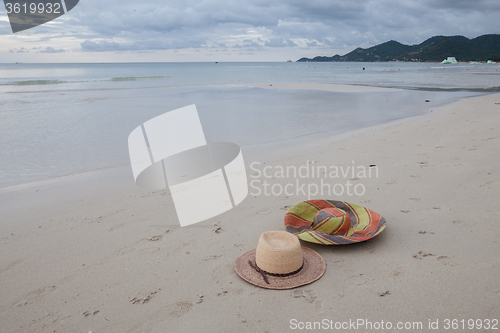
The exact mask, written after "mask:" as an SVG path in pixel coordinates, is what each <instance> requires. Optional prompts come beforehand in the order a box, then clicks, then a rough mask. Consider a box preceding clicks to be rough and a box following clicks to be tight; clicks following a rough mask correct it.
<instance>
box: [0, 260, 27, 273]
mask: <svg viewBox="0 0 500 333" xmlns="http://www.w3.org/2000/svg"><path fill="white" fill-rule="evenodd" d="M24 261H25V260H24V259H19V260H15V261H13V262H11V263H10V264H8V265H7V266H5V268H2V269H0V274H2V273H5V272H7V271H8V270H9V269H12V268H14V267H16V266H18V265H21V264H22V263H23V262H24Z"/></svg>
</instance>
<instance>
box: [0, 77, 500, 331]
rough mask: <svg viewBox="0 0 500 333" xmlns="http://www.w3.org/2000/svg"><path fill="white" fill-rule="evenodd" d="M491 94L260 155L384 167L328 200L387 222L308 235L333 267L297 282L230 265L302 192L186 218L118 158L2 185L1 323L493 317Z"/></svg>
mask: <svg viewBox="0 0 500 333" xmlns="http://www.w3.org/2000/svg"><path fill="white" fill-rule="evenodd" d="M273 86H274V85H273ZM495 103H500V95H499V94H496V95H489V96H486V97H479V98H470V99H467V100H462V101H460V102H458V103H454V104H452V105H449V106H446V107H444V108H442V109H440V110H439V111H438V112H437V111H436V110H434V112H433V113H432V114H431V115H427V116H421V117H417V118H413V119H409V120H408V119H407V120H404V121H398V122H395V123H392V124H388V125H383V126H378V127H374V128H370V129H368V130H363V131H358V132H355V133H351V134H348V135H344V136H342V137H334V138H331V139H329V140H324V141H322V142H317V143H315V144H314V145H313V144H311V145H309V146H304V147H301V148H300V149H297V148H295V149H289V150H283V151H281V152H280V153H279V154H277V155H276V156H275V157H274V158H270V159H268V160H266V161H262V162H266V165H271V166H278V165H284V166H290V165H296V166H303V165H306V163H307V161H315V162H312V163H313V164H314V165H325V166H331V165H336V166H344V167H346V166H348V165H351V164H352V161H354V162H355V165H356V166H368V165H370V164H375V165H377V167H378V170H379V177H378V178H371V179H359V180H351V182H352V183H354V184H357V183H362V184H363V185H364V186H365V187H366V193H365V195H363V196H361V197H358V196H352V197H348V196H343V197H340V198H336V197H329V198H331V199H340V200H346V201H351V202H353V203H358V204H362V205H365V206H367V207H368V208H370V209H372V210H375V211H377V212H379V213H381V214H382V215H383V216H384V217H385V218H386V220H387V229H386V230H385V231H384V232H383V233H382V234H381V235H380V236H378V237H376V238H375V239H373V240H371V241H368V242H365V243H361V244H356V245H349V246H342V247H326V246H319V245H313V244H303V245H306V246H309V247H311V248H313V249H315V250H317V251H318V252H319V253H320V254H321V255H322V256H323V257H324V258H325V260H326V262H327V271H326V273H325V275H324V276H323V277H322V278H321V279H320V280H319V281H317V282H315V283H313V284H310V285H307V286H304V287H301V288H298V289H296V290H293V291H290V290H288V291H273V290H265V289H260V288H258V287H254V286H253V285H250V284H248V283H246V282H245V281H243V280H242V279H240V278H239V277H238V276H237V275H236V273H235V272H234V270H233V268H232V264H233V261H234V259H235V258H236V257H237V256H238V255H240V254H241V253H243V252H244V251H246V250H248V249H251V248H253V247H255V246H256V244H257V241H258V237H259V236H260V234H261V233H262V232H264V231H267V230H283V228H284V227H283V216H284V214H285V212H286V208H284V207H285V206H291V205H293V204H295V203H298V202H300V201H301V200H303V199H304V197H303V196H301V195H299V196H289V197H287V196H285V195H282V196H278V197H274V196H271V197H266V196H257V197H254V196H250V195H249V196H248V197H247V199H246V200H245V201H244V202H243V203H242V204H241V205H239V206H238V207H237V208H236V209H233V210H231V211H229V212H227V213H225V214H223V215H220V216H218V217H216V218H213V219H210V220H208V221H205V222H202V223H199V224H196V225H193V226H190V227H185V228H180V227H179V226H178V222H177V219H176V215H175V211H174V209H173V205H172V202H171V199H170V197H169V195H168V194H167V195H166V194H165V193H163V192H162V191H154V192H153V191H149V192H148V191H146V190H142V189H140V188H137V187H136V186H135V184H134V183H133V181H132V179H131V178H132V176H131V171H130V170H129V169H128V168H121V169H116V170H112V172H110V171H109V170H108V171H103V172H96V173H93V174H83V175H77V176H69V177H64V178H61V179H59V180H57V181H50V182H45V183H40V184H31V185H26V186H20V187H16V188H10V189H3V190H0V197H1V198H2V199H1V202H0V205H1V206H0V212H1V216H2V218H1V223H0V251H1V253H2V256H1V257H0V281H1V284H0V295H1V297H0V322H1V326H0V327H1V328H0V331H1V332H89V331H92V332H94V333H96V332H287V331H297V330H291V329H290V320H292V319H296V320H297V321H301V322H305V321H321V320H323V319H328V320H333V321H334V322H335V321H342V322H343V321H349V320H353V321H356V320H357V319H367V320H371V321H372V322H381V321H382V320H383V321H384V322H387V321H391V322H393V323H394V325H396V322H398V321H401V322H406V321H411V322H422V323H423V329H422V330H408V332H413V331H419V332H420V331H423V332H426V331H429V329H428V321H429V320H431V321H436V320H439V325H440V329H439V330H435V331H434V332H438V331H441V332H442V331H444V330H443V327H444V324H445V323H444V320H445V319H458V320H461V319H465V320H467V319H483V320H484V319H495V318H496V319H500V318H499V317H500V281H499V278H498V277H499V276H500V257H499V256H498V253H499V252H500V251H499V250H500V245H499V242H500V224H499V217H500V214H499V212H498V200H499V198H500V171H499V168H498V166H499V162H500V136H499V134H498V127H499V124H500V105H497V104H495ZM246 162H247V163H248V164H250V163H251V162H253V161H246ZM248 173H249V175H251V174H254V173H255V172H253V171H252V170H250V169H248ZM348 178H351V177H348ZM269 181H270V182H272V184H283V185H284V184H286V183H288V182H290V181H291V179H271V180H269ZM292 181H293V180H292ZM331 181H332V182H339V183H340V182H345V181H346V179H336V180H331ZM313 182H317V180H313ZM193 209H196V207H194V208H193ZM218 228H221V229H219V230H218V232H215V230H217V229H218ZM386 291H389V293H388V294H386V295H384V296H380V295H379V293H385V292H386ZM497 327H498V325H497ZM345 331H353V332H364V331H370V330H367V329H366V328H364V327H360V328H359V330H357V331H356V330H345ZM378 331H380V332H383V331H384V330H378ZM391 331H396V330H391ZM401 331H402V330H401ZM457 331H460V330H457Z"/></svg>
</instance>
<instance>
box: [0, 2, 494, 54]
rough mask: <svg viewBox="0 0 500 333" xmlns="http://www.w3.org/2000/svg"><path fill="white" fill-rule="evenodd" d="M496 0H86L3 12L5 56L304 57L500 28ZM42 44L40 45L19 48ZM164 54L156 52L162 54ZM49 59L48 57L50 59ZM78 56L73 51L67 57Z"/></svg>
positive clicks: (0, 26) (472, 34)
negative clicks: (57, 12) (19, 24)
mask: <svg viewBox="0 0 500 333" xmlns="http://www.w3.org/2000/svg"><path fill="white" fill-rule="evenodd" d="M498 17H500V1H498V0H476V1H469V0H453V1H451V0H432V1H431V0H405V1H388V0H357V1H352V0H349V1H347V0H339V1H327V0H308V1H303V0H301V1H298V0H277V1H264V0H256V1H227V0H226V1H222V0H212V1H194V0H188V1H185V0H184V1H151V0H142V1H130V0H120V1H118V0H106V1H102V0H80V3H79V4H78V5H77V6H76V7H75V8H74V9H73V10H72V11H71V12H69V13H68V14H66V15H64V16H62V17H60V18H59V19H57V20H55V21H52V22H50V23H48V24H45V25H43V26H39V27H36V28H33V29H30V30H27V31H24V32H20V33H17V34H12V32H11V30H10V26H9V24H8V21H7V16H6V14H5V11H4V10H3V11H2V16H1V17H0V38H1V40H2V43H1V44H0V45H1V46H0V61H1V60H3V59H5V60H10V59H12V58H9V57H12V56H13V54H15V55H16V56H21V55H19V54H20V53H22V56H23V57H31V58H27V59H34V60H32V61H35V60H36V57H42V56H43V55H42V54H40V53H50V55H46V56H47V57H49V56H50V57H57V58H51V59H60V60H61V61H64V59H66V58H67V59H69V58H70V57H72V59H98V60H101V61H103V60H102V59H104V57H105V59H107V61H113V60H114V59H125V58H124V57H127V58H126V59H133V58H134V56H137V55H138V54H144V53H147V54H149V55H148V58H146V59H150V60H154V59H156V60H161V59H163V60H164V61H169V58H168V57H167V58H166V59H165V58H162V57H164V56H168V55H171V56H172V57H173V58H172V61H175V60H176V58H175V56H174V53H176V52H177V53H179V54H181V55H183V60H187V61H211V60H212V59H213V58H214V56H212V55H210V54H215V55H217V54H218V58H217V59H232V60H234V61H251V60H256V61H259V60H275V61H280V60H286V59H284V58H283V57H286V58H287V59H288V58H291V59H293V60H296V59H297V58H299V57H302V56H314V55H333V54H335V53H340V54H344V53H347V52H349V51H351V50H352V49H354V48H356V47H358V46H361V47H368V46H372V45H375V44H378V43H382V42H385V41H388V40H391V39H394V40H397V41H399V42H402V43H407V44H416V43H420V42H422V41H423V40H425V39H427V38H429V37H431V36H434V35H464V36H466V37H469V38H473V37H476V36H479V35H482V34H488V33H500V20H499V19H498ZM34 47H39V48H41V51H39V52H36V51H35V52H20V51H23V50H29V49H33V48H34ZM155 57H157V58H155ZM44 59H49V58H42V60H44ZM68 61H70V60H68Z"/></svg>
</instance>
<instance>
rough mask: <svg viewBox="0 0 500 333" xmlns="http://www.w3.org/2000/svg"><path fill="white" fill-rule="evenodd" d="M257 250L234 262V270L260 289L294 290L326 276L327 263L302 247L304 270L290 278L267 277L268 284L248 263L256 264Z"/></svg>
mask: <svg viewBox="0 0 500 333" xmlns="http://www.w3.org/2000/svg"><path fill="white" fill-rule="evenodd" d="M255 251H256V249H252V250H249V251H247V252H245V253H243V254H242V255H241V256H239V257H238V258H237V259H236V260H235V261H234V270H235V271H236V273H237V274H238V275H239V276H240V277H241V278H242V279H243V280H245V281H247V282H249V283H251V284H253V285H256V286H258V287H262V288H267V289H293V288H297V287H300V286H303V285H306V284H309V283H312V282H314V281H316V280H318V279H319V278H320V277H322V276H323V274H325V270H326V263H325V260H324V259H323V257H321V256H320V255H319V254H318V253H317V252H316V251H314V250H311V249H310V248H307V247H304V246H302V258H303V261H304V266H303V267H302V269H301V270H300V271H299V272H298V273H296V274H294V275H290V276H286V277H278V276H272V275H267V280H268V282H269V284H267V283H266V282H265V281H264V279H263V278H262V275H260V273H259V272H257V271H256V270H255V269H253V268H252V267H251V266H250V264H249V263H248V261H249V260H250V261H252V263H255Z"/></svg>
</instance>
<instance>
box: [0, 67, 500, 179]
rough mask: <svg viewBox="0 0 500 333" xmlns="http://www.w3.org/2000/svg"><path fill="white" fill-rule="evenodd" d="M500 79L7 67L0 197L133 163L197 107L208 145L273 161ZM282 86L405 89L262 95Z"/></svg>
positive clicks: (394, 70)
mask: <svg viewBox="0 0 500 333" xmlns="http://www.w3.org/2000/svg"><path fill="white" fill-rule="evenodd" d="M499 70H500V66H499V65H498V64H488V65H486V64H483V65H478V64H475V65H467V64H462V65H460V64H459V65H441V64H432V63H417V64H413V63H118V64H0V187H7V186H12V185H17V184H22V183H28V182H34V181H40V180H46V179H51V178H55V177H60V176H63V175H68V174H76V173H82V172H87V171H92V170H97V169H102V168H112V167H117V166H123V165H127V164H128V163H129V160H128V148H127V138H128V135H129V134H130V132H131V131H132V130H133V129H134V128H135V127H137V126H139V125H140V124H141V123H143V122H144V121H146V120H148V119H151V118H153V117H155V116H157V115H160V114H162V113H165V112H168V111H170V110H173V109H176V108H180V107H183V106H187V105H190V104H196V106H197V108H198V112H199V114H200V118H201V120H202V125H203V127H204V130H205V135H206V137H207V140H208V141H230V142H234V143H237V144H239V145H240V146H242V147H243V149H244V150H245V149H247V150H251V149H253V151H254V152H255V151H258V150H259V149H262V150H266V151H269V150H272V149H273V145H275V144H283V143H286V142H293V144H300V142H302V141H306V140H314V138H317V137H319V136H327V135H334V134H338V133H343V132H346V131H349V130H353V129H359V128H363V127H367V126H373V125H376V124H380V123H385V122H389V121H392V120H395V119H399V118H404V117H411V116H415V115H419V114H423V113H426V112H429V111H430V110H431V108H435V107H436V106H438V105H442V104H444V103H448V102H451V101H454V100H456V99H458V98H462V97H468V96H474V95H478V94H484V93H488V92H491V91H498V86H500V80H499V79H500V76H498V75H500V72H499ZM277 82H297V83H333V84H350V85H368V86H381V87H396V88H404V89H403V90H402V91H401V90H397V91H394V92H383V93H381V92H369V93H368V92H363V93H360V92H357V93H353V92H344V93H340V92H327V91H312V90H278V89H276V90H274V89H273V90H270V89H262V88H256V87H254V85H255V84H260V83H265V84H272V83H277ZM443 88H444V89H443ZM425 100H430V101H431V103H425ZM256 147H257V148H256ZM274 147H275V146H274Z"/></svg>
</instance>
